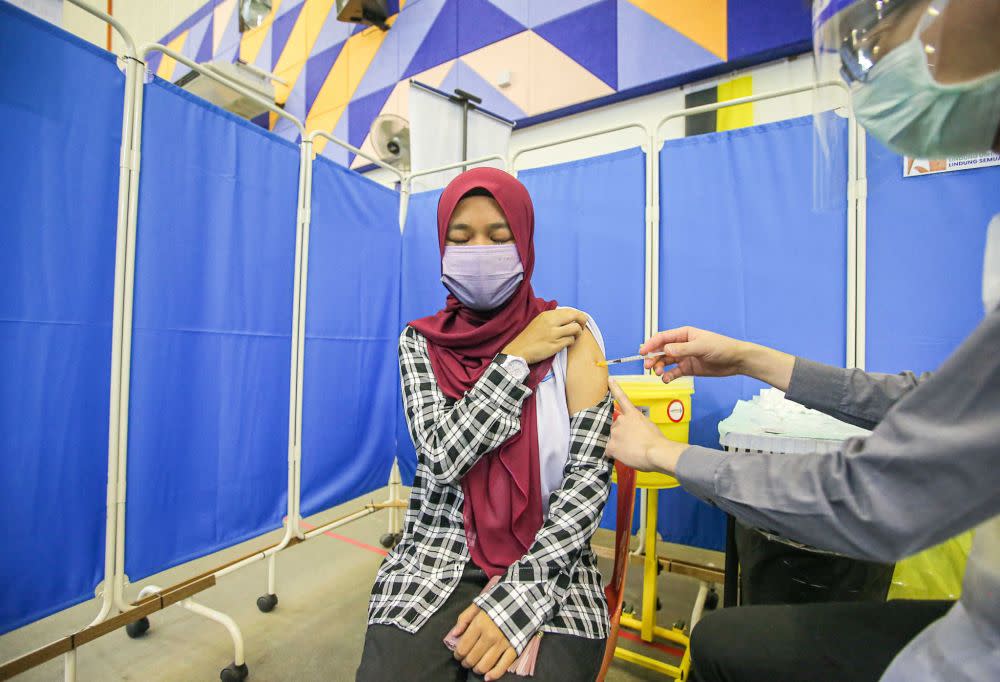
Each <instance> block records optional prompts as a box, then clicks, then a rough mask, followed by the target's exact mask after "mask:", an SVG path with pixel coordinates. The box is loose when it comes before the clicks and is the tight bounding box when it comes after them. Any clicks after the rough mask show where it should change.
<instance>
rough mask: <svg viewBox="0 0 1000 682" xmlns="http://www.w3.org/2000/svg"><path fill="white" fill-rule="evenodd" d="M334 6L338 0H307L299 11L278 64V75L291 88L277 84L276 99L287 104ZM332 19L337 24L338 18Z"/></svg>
mask: <svg viewBox="0 0 1000 682" xmlns="http://www.w3.org/2000/svg"><path fill="white" fill-rule="evenodd" d="M333 5H334V0H305V5H303V7H302V11H301V12H299V16H298V18H297V19H296V20H295V26H293V27H292V32H291V34H290V35H289V36H288V42H287V43H285V47H284V49H283V50H282V51H281V55H280V56H279V57H278V61H277V63H276V64H275V65H274V74H275V75H276V76H278V77H279V78H281V79H282V80H285V81H287V82H288V84H287V85H282V84H280V83H275V86H274V98H275V100H276V101H278V102H285V101H286V100H287V99H288V95H289V94H291V92H292V88H293V87H294V86H295V82H296V81H297V80H298V79H299V76H300V75H301V73H302V69H303V68H304V67H305V65H306V60H307V59H308V58H309V54H310V53H311V52H312V49H313V46H314V45H315V44H316V40H317V39H318V38H319V33H320V31H321V30H322V28H323V24H324V23H326V21H327V18H328V17H329V14H330V9H331V8H332V7H333ZM329 18H330V20H331V21H336V17H329Z"/></svg>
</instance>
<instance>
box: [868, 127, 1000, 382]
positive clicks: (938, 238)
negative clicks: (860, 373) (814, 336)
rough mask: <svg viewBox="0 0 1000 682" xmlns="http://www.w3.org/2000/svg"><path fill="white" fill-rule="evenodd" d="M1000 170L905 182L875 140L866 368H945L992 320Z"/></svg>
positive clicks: (895, 161) (898, 161)
mask: <svg viewBox="0 0 1000 682" xmlns="http://www.w3.org/2000/svg"><path fill="white" fill-rule="evenodd" d="M998 212H1000V167H996V166H994V167H992V168H978V169H974V170H963V171H954V172H949V173H939V174H935V175H925V176H918V177H909V178H904V177H903V159H902V158H901V157H900V156H899V155H898V154H895V153H893V152H891V151H889V150H888V149H886V148H885V147H883V146H882V145H881V144H879V143H878V142H877V141H875V140H873V139H872V138H871V137H870V136H869V138H868V229H867V234H868V252H867V262H868V267H867V275H866V276H867V294H868V295H867V300H866V306H865V312H866V316H865V317H866V325H865V368H866V369H868V370H870V371H875V372H899V371H902V370H913V371H916V372H924V371H931V370H934V369H937V367H938V366H939V365H940V364H941V362H942V361H943V360H944V359H945V358H946V357H947V356H948V355H949V354H950V353H951V352H952V351H953V350H955V348H956V347H957V346H958V344H959V343H961V341H962V340H963V339H964V338H965V337H966V336H968V335H969V332H971V331H972V328H973V327H975V326H976V324H977V323H978V322H979V321H980V320H981V319H982V317H983V302H982V301H983V299H982V275H983V248H984V246H985V245H986V227H987V225H988V224H989V221H990V217H991V216H992V215H994V214H995V213H998Z"/></svg>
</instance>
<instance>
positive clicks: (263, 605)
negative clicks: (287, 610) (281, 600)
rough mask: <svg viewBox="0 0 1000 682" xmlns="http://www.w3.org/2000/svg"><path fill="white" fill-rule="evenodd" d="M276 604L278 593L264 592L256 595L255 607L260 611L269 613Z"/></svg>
mask: <svg viewBox="0 0 1000 682" xmlns="http://www.w3.org/2000/svg"><path fill="white" fill-rule="evenodd" d="M277 605H278V595H276V594H265V595H262V596H260V597H257V608H258V609H260V610H261V612H262V613H271V611H274V607H275V606H277Z"/></svg>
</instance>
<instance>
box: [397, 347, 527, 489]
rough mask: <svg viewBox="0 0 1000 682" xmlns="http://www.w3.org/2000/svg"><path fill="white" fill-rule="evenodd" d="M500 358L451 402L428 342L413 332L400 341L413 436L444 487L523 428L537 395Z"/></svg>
mask: <svg viewBox="0 0 1000 682" xmlns="http://www.w3.org/2000/svg"><path fill="white" fill-rule="evenodd" d="M505 357H506V356H504V355H503V354H500V355H497V357H496V358H495V359H494V360H493V362H492V363H491V364H490V366H489V368H487V370H486V372H485V373H484V374H483V376H482V377H481V378H480V379H479V381H478V382H476V385H475V386H473V387H472V389H471V390H470V391H469V392H468V393H466V394H465V395H464V396H463V397H462V398H461V399H460V400H457V401H454V402H452V401H449V400H448V399H447V398H445V395H444V394H443V393H442V392H441V389H440V388H439V387H438V383H437V380H436V379H435V378H434V372H433V370H432V369H431V362H430V356H429V355H428V353H427V340H426V339H425V338H424V337H423V336H421V335H420V334H419V333H418V332H417V331H416V330H415V329H413V328H412V327H407V328H406V329H404V330H403V333H402V335H401V336H400V338H399V373H400V378H401V383H402V389H403V407H404V408H405V411H406V423H407V426H408V427H409V429H410V437H411V438H412V439H413V445H414V447H415V448H416V451H417V456H418V457H419V458H421V461H423V462H424V463H425V464H426V465H427V468H428V469H429V470H430V472H431V475H433V476H434V478H435V479H437V481H438V482H439V483H442V484H448V483H455V482H457V481H459V480H460V479H461V478H462V476H464V475H465V474H466V472H467V471H468V470H469V469H471V468H472V465H473V464H475V463H476V461H477V460H478V459H479V458H480V457H481V456H482V455H484V454H486V453H487V452H490V451H491V450H495V449H496V448H498V447H499V446H500V445H502V444H503V442H504V441H506V440H507V439H508V438H510V437H511V436H512V435H514V434H516V433H517V432H518V431H520V429H521V405H522V404H523V403H524V401H525V399H526V398H527V397H528V396H529V395H531V390H530V389H528V388H527V387H526V386H525V385H524V384H523V383H522V382H521V381H520V380H519V379H518V378H517V377H516V376H515V375H514V374H513V373H512V372H511V371H510V370H508V369H507V368H505V367H503V366H502V364H501V363H502V362H503V360H504V358H505Z"/></svg>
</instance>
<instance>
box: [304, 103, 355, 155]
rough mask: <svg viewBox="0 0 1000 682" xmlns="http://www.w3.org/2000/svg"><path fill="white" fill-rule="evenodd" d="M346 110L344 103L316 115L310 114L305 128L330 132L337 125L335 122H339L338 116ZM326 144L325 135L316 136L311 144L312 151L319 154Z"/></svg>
mask: <svg viewBox="0 0 1000 682" xmlns="http://www.w3.org/2000/svg"><path fill="white" fill-rule="evenodd" d="M346 110H347V106H346V105H345V106H340V107H334V108H333V109H327V110H326V111H324V112H323V113H321V114H317V115H316V116H310V117H309V120H308V122H307V124H306V128H307V129H308V130H323V131H326V132H328V133H332V132H333V129H334V128H336V127H337V123H339V122H340V117H341V116H343V115H344V111H346ZM326 145H327V139H326V138H325V137H317V138H316V142H315V143H314V144H313V151H314V152H316V153H317V154H321V153H322V152H323V149H324V148H325V147H326Z"/></svg>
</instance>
